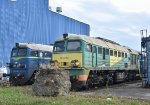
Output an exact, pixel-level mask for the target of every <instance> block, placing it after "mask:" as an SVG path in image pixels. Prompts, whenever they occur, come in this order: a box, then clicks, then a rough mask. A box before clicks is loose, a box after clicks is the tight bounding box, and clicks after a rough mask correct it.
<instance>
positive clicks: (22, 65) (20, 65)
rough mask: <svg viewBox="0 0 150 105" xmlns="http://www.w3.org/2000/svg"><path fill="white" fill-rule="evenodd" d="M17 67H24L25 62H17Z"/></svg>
mask: <svg viewBox="0 0 150 105" xmlns="http://www.w3.org/2000/svg"><path fill="white" fill-rule="evenodd" d="M17 67H20V68H26V64H25V63H18V65H17Z"/></svg>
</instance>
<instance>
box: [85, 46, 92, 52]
mask: <svg viewBox="0 0 150 105" xmlns="http://www.w3.org/2000/svg"><path fill="white" fill-rule="evenodd" d="M86 51H87V52H92V46H91V45H90V44H87V45H86Z"/></svg>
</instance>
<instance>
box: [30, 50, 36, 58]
mask: <svg viewBox="0 0 150 105" xmlns="http://www.w3.org/2000/svg"><path fill="white" fill-rule="evenodd" d="M30 55H31V56H32V57H38V52H37V51H31V53H30Z"/></svg>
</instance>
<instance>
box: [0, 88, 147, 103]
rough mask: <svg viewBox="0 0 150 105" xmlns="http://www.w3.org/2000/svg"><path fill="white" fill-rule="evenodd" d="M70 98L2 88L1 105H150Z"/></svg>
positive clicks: (123, 101)
mask: <svg viewBox="0 0 150 105" xmlns="http://www.w3.org/2000/svg"><path fill="white" fill-rule="evenodd" d="M73 94H74V93H71V95H69V96H58V97H39V96H36V95H35V94H34V93H33V92H32V89H31V87H30V86H25V87H9V88H6V87H0V105H149V104H148V102H145V101H142V100H132V99H118V98H116V97H109V98H111V100H107V98H108V97H89V96H88V97H83V96H76V95H73Z"/></svg>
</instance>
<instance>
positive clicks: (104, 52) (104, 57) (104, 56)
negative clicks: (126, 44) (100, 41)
mask: <svg viewBox="0 0 150 105" xmlns="http://www.w3.org/2000/svg"><path fill="white" fill-rule="evenodd" d="M105 50H106V49H105V48H103V65H105V64H106V51H105Z"/></svg>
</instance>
